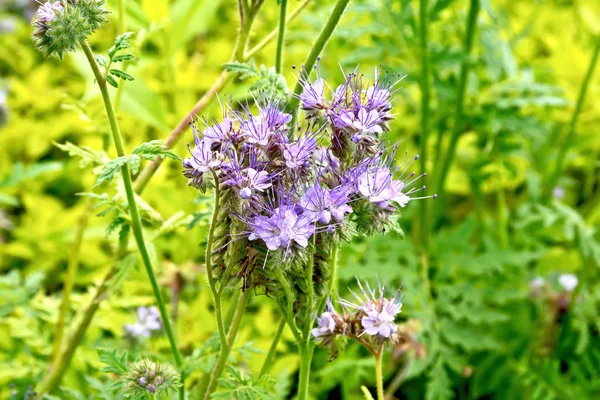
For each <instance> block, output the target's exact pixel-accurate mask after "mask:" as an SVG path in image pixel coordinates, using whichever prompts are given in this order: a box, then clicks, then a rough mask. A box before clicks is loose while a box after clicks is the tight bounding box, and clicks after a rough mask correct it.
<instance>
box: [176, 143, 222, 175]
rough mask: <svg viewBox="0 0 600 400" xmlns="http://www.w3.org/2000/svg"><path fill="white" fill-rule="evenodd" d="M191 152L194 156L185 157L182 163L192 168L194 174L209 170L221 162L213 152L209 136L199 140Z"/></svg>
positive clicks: (189, 168) (186, 167) (185, 166)
mask: <svg viewBox="0 0 600 400" xmlns="http://www.w3.org/2000/svg"><path fill="white" fill-rule="evenodd" d="M188 148H189V145H188ZM190 153H191V155H192V157H188V158H184V159H183V162H182V163H183V167H184V168H185V169H188V170H191V171H192V172H193V175H194V176H198V175H201V174H203V173H204V172H208V171H210V170H211V169H214V168H217V167H218V166H219V165H220V164H221V162H220V161H219V160H217V159H216V157H215V154H214V153H213V152H212V150H211V142H210V140H209V139H207V138H203V139H201V140H199V141H197V142H196V147H194V149H193V150H190Z"/></svg>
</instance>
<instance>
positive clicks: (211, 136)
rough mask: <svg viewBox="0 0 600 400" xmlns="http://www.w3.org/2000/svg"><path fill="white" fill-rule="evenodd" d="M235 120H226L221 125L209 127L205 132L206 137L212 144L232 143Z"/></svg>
mask: <svg viewBox="0 0 600 400" xmlns="http://www.w3.org/2000/svg"><path fill="white" fill-rule="evenodd" d="M233 123H234V121H233V119H231V118H228V117H226V118H224V119H223V121H221V123H218V124H214V125H212V126H209V127H208V128H206V129H205V130H204V137H205V138H207V139H208V140H209V141H210V142H211V143H218V144H222V143H227V142H230V141H231V139H232V136H233V132H234V126H233Z"/></svg>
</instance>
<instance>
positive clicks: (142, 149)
mask: <svg viewBox="0 0 600 400" xmlns="http://www.w3.org/2000/svg"><path fill="white" fill-rule="evenodd" d="M132 154H135V155H137V156H139V157H140V158H143V159H145V160H153V159H154V158H155V157H161V158H171V159H173V160H180V158H179V156H178V155H177V154H175V153H173V151H171V150H168V149H167V148H166V147H165V146H164V145H163V143H162V141H160V140H151V141H149V142H145V143H142V144H140V145H139V146H137V147H136V148H135V149H133V151H132Z"/></svg>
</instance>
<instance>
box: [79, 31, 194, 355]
mask: <svg viewBox="0 0 600 400" xmlns="http://www.w3.org/2000/svg"><path fill="white" fill-rule="evenodd" d="M81 47H82V49H83V52H84V53H85V55H86V57H87V59H88V62H89V64H90V66H91V68H92V71H93V72H94V76H95V77H96V81H97V83H98V87H99V88H100V92H101V93H102V100H103V101H104V107H105V109H106V114H107V116H108V121H109V124H110V128H111V132H112V135H113V141H114V143H115V148H116V150H117V155H118V156H119V157H124V156H125V148H124V146H123V140H122V138H121V133H120V132H119V125H118V123H117V118H116V116H115V112H114V109H113V106H112V103H111V101H110V95H109V93H108V87H107V86H106V80H105V79H104V77H103V76H102V73H101V72H100V68H99V67H98V64H97V63H96V60H95V59H94V53H93V52H92V49H91V48H90V46H89V45H88V44H87V42H86V41H81ZM121 174H122V176H123V185H124V187H125V194H126V197H127V203H128V206H129V213H130V216H131V228H132V230H133V236H134V237H135V241H136V244H137V247H138V250H139V252H140V255H141V257H142V261H143V263H144V267H145V268H146V272H147V274H148V279H149V280H150V284H151V285H152V290H153V292H154V297H155V298H156V302H157V303H158V309H159V311H160V315H161V318H162V322H163V325H164V327H165V332H166V334H167V337H168V339H169V344H170V345H171V351H172V352H173V356H174V358H175V363H176V364H177V366H178V367H180V366H181V364H182V359H181V354H180V353H179V349H178V348H177V343H176V342H175V335H174V334H173V329H172V327H171V322H170V321H169V314H168V313H167V309H166V307H165V303H164V301H163V299H162V295H161V294H160V288H159V286H158V283H157V281H156V276H155V275H154V271H153V269H152V262H151V261H150V255H149V254H148V249H147V248H146V242H145V241H144V233H143V231H142V222H141V219H140V215H139V211H138V209H137V204H136V202H135V193H134V191H133V185H132V182H131V175H130V173H129V167H128V166H127V164H124V165H123V166H122V167H121Z"/></svg>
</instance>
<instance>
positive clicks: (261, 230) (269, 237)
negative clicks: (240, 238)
mask: <svg viewBox="0 0 600 400" xmlns="http://www.w3.org/2000/svg"><path fill="white" fill-rule="evenodd" d="M249 226H250V229H251V234H250V235H249V237H248V239H249V240H256V239H258V238H260V239H262V240H263V241H264V242H265V244H266V245H267V248H268V249H269V250H277V249H284V250H286V251H287V250H288V249H290V248H291V246H293V245H294V244H297V245H298V246H300V247H302V248H305V247H306V246H308V239H309V238H310V237H311V236H312V234H313V233H314V231H315V228H314V223H313V221H312V220H311V219H309V218H307V217H306V216H304V215H299V214H298V213H297V212H296V211H295V210H294V209H293V208H285V207H283V208H278V209H276V210H275V212H274V213H273V214H272V215H271V216H270V217H265V216H262V215H261V216H258V217H256V218H255V219H254V220H253V221H250V222H249Z"/></svg>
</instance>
